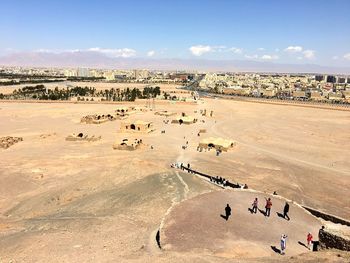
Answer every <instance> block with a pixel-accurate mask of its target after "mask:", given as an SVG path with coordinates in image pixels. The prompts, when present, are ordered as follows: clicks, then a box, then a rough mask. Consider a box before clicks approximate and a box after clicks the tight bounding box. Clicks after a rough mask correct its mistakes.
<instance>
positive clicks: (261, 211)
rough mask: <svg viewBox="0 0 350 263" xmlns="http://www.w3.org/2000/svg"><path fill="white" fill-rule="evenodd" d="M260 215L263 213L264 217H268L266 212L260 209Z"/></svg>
mask: <svg viewBox="0 0 350 263" xmlns="http://www.w3.org/2000/svg"><path fill="white" fill-rule="evenodd" d="M258 210H259V212H260V213H262V214H263V215H264V216H266V213H265V211H264V210H261V209H258Z"/></svg>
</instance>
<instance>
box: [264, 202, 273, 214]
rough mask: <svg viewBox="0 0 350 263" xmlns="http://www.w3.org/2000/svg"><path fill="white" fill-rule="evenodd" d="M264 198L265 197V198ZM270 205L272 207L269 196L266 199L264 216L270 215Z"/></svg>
mask: <svg viewBox="0 0 350 263" xmlns="http://www.w3.org/2000/svg"><path fill="white" fill-rule="evenodd" d="M265 199H266V198H265ZM271 207H272V202H271V198H269V199H266V205H265V209H266V210H265V216H268V217H269V216H270V212H271Z"/></svg>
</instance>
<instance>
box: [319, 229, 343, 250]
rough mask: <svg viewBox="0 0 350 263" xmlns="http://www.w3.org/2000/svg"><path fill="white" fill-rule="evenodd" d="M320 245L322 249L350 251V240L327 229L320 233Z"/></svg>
mask: <svg viewBox="0 0 350 263" xmlns="http://www.w3.org/2000/svg"><path fill="white" fill-rule="evenodd" d="M318 236H319V243H320V246H321V248H322V249H328V248H335V249H339V250H344V251H350V239H345V238H343V237H341V236H339V235H337V234H334V233H331V231H329V230H327V229H321V230H320V231H319V234H318Z"/></svg>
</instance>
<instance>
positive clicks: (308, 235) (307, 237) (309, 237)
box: [306, 232, 313, 249]
mask: <svg viewBox="0 0 350 263" xmlns="http://www.w3.org/2000/svg"><path fill="white" fill-rule="evenodd" d="M312 239H313V236H312V235H311V233H310V232H309V233H308V234H307V236H306V241H307V248H308V249H311V244H312V242H313V240H312Z"/></svg>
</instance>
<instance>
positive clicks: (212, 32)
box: [0, 0, 350, 67]
mask: <svg viewBox="0 0 350 263" xmlns="http://www.w3.org/2000/svg"><path fill="white" fill-rule="evenodd" d="M349 11H350V1H349V0H332V1H330V0H318V1H314V0H303V1H301V0H290V1H287V0H286V1H280V0H250V1H238V0H237V1H234V0H212V1H208V0H187V1H183V0H176V1H175V0H173V1H168V0H159V1H157V0H149V1H141V0H139V1H138V0H132V1H118V0H115V1H103V0H100V1H87V0H85V1H81V0H74V1H73V0H70V1H66V0H60V1H58V0H57V1H54V0H53V1H47V0H46V1H39V0H37V1H35V0H27V1H17V0H11V1H2V3H1V6H0V56H4V55H8V54H11V53H16V52H23V51H25V52H53V53H60V52H77V51H94V52H99V53H102V54H104V55H106V56H110V57H141V58H142V57H144V58H179V59H193V58H196V59H198V58H199V59H211V60H253V61H273V62H276V63H290V64H317V65H325V66H330V65H331V66H346V67H349V66H350V15H349Z"/></svg>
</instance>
